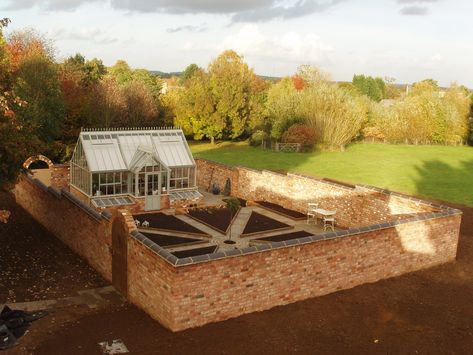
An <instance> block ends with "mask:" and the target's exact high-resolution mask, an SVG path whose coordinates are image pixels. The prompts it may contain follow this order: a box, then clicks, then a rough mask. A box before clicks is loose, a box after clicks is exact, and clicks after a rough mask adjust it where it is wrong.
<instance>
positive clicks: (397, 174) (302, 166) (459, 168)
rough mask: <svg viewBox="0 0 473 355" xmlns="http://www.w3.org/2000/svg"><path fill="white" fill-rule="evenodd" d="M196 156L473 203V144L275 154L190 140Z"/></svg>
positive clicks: (361, 146) (357, 146)
mask: <svg viewBox="0 0 473 355" xmlns="http://www.w3.org/2000/svg"><path fill="white" fill-rule="evenodd" d="M191 149H192V152H193V153H194V155H195V156H196V157H202V158H207V159H211V160H215V161H219V162H222V163H226V164H230V165H242V166H247V167H251V168H256V169H269V170H277V171H294V172H300V173H304V174H308V175H313V176H317V177H328V178H332V179H337V180H341V181H346V182H351V183H364V184H369V185H374V186H378V187H382V188H387V189H389V190H393V191H399V192H404V193H408V194H412V195H417V196H423V197H427V198H433V199H439V200H444V201H450V202H458V203H462V204H466V205H469V206H473V148H472V147H445V146H410V145H389V144H353V145H351V146H349V147H348V148H347V150H346V151H345V152H321V151H316V152H313V153H276V152H272V151H266V150H262V149H260V148H253V147H250V146H248V144H247V143H244V142H240V143H229V142H225V143H220V144H216V145H214V146H212V145H210V144H209V143H193V144H191Z"/></svg>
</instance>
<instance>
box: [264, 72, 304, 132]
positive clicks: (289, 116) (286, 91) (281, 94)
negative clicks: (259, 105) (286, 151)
mask: <svg viewBox="0 0 473 355" xmlns="http://www.w3.org/2000/svg"><path fill="white" fill-rule="evenodd" d="M300 98H301V92H300V91H298V90H297V89H296V88H295V87H294V83H293V81H292V79H291V78H283V79H282V80H280V81H279V82H278V83H276V84H274V85H272V86H271V87H270V88H269V90H268V94H267V100H266V107H267V114H268V124H267V127H266V129H267V131H269V132H270V135H271V137H272V138H274V139H280V138H281V136H282V135H283V133H284V132H285V131H286V130H287V129H288V128H289V127H290V126H292V125H293V124H295V123H302V121H303V120H302V118H301V117H299V116H298V114H297V108H298V107H299V102H300Z"/></svg>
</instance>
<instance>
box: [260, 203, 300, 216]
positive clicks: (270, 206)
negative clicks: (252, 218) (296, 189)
mask: <svg viewBox="0 0 473 355" xmlns="http://www.w3.org/2000/svg"><path fill="white" fill-rule="evenodd" d="M256 203H257V204H258V205H260V206H261V207H263V208H266V209H268V210H271V211H272V212H276V213H279V214H280V215H283V216H285V217H289V218H291V219H296V220H299V219H306V218H307V215H305V214H304V213H301V212H297V211H294V210H290V209H288V208H285V207H283V206H281V205H277V204H275V203H271V202H266V201H256Z"/></svg>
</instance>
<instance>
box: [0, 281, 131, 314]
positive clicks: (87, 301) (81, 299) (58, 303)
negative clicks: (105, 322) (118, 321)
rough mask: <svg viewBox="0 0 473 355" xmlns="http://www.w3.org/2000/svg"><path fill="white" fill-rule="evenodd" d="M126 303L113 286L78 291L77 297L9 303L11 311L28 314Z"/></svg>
mask: <svg viewBox="0 0 473 355" xmlns="http://www.w3.org/2000/svg"><path fill="white" fill-rule="evenodd" d="M117 301H118V302H125V299H124V298H123V297H122V296H121V295H120V294H119V293H118V292H117V291H116V290H115V288H114V287H113V286H105V287H100V288H94V289H90V290H83V291H78V292H77V295H76V296H70V297H64V298H58V299H52V300H41V301H31V302H16V303H7V304H6V305H7V306H8V307H10V308H11V309H19V310H22V311H27V312H35V311H39V310H48V309H54V308H60V307H69V306H74V305H86V306H88V307H89V308H93V309H97V308H103V307H104V306H106V305H108V304H109V303H110V302H117Z"/></svg>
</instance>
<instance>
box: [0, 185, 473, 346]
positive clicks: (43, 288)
mask: <svg viewBox="0 0 473 355" xmlns="http://www.w3.org/2000/svg"><path fill="white" fill-rule="evenodd" d="M457 207H460V208H461V209H462V210H463V212H464V215H463V222H462V232H461V239H460V246H459V250H458V256H457V261H456V262H454V263H450V264H447V265H443V266H439V267H436V268H432V269H429V270H424V271H420V272H415V273H412V274H409V275H404V276H401V277H397V278H393V279H389V280H384V281H380V282H377V283H374V284H368V285H363V286H359V287H355V288H353V289H351V290H346V291H340V292H337V293H334V294H331V295H327V296H323V297H318V298H314V299H310V300H306V301H302V302H297V303H294V304H291V305H287V306H283V307H276V308H274V309H271V310H269V311H265V312H259V313H253V314H249V315H245V316H241V317H238V318H235V319H231V320H228V321H225V322H221V323H215V324H209V325H206V326H204V327H201V328H196V329H191V330H187V331H184V332H180V333H171V332H170V331H168V330H166V329H165V328H163V327H162V326H160V325H159V323H157V322H156V321H154V320H152V319H151V318H150V317H149V316H147V315H146V314H145V313H144V312H142V311H141V310H139V309H137V308H136V307H134V306H132V305H129V304H125V305H123V304H122V303H121V302H117V301H114V300H111V301H110V303H109V304H108V305H107V306H104V307H100V308H98V309H90V308H88V307H86V306H75V307H68V308H60V309H56V310H53V311H52V313H51V314H50V315H49V316H48V317H46V318H43V319H41V320H39V321H37V322H35V323H33V325H32V327H31V328H30V332H29V333H27V334H26V335H25V336H24V337H23V338H21V339H20V345H19V346H17V347H16V348H15V349H13V350H10V351H7V352H5V354H10V353H11V354H26V353H34V354H57V353H62V354H100V350H99V346H98V345H97V343H98V342H101V341H106V340H109V341H111V340H113V339H121V340H122V341H123V342H124V343H125V344H126V346H127V347H128V349H129V350H130V352H131V353H132V354H157V353H160V354H161V353H162V354H270V353H273V354H285V353H294V352H296V353H302V354H309V353H310V354H314V353H317V354H341V353H345V354H346V353H359V354H472V353H473V345H472V344H473V209H472V208H466V207H461V206H457ZM3 208H7V209H9V210H11V212H12V216H11V217H10V222H9V224H8V225H7V226H8V227H5V226H4V225H0V242H1V245H2V248H0V260H1V267H2V269H1V270H0V272H1V273H2V274H1V275H2V277H1V279H0V282H1V283H2V285H1V287H0V303H1V302H4V301H5V297H7V298H8V300H9V301H11V298H12V296H11V293H8V292H5V290H4V287H5V286H7V287H8V288H10V289H12V290H13V292H14V297H15V299H16V300H17V301H24V300H26V299H43V298H51V297H60V296H62V295H63V294H67V295H70V294H71V293H74V292H76V291H80V290H82V289H84V288H92V287H100V286H102V285H103V284H104V282H103V280H102V279H101V278H100V276H98V275H97V274H96V273H94V271H93V270H91V269H90V267H88V266H87V265H86V264H85V263H83V262H81V261H80V259H79V258H78V257H76V256H75V255H74V254H72V253H71V252H70V251H69V250H68V249H67V248H66V247H65V246H63V245H62V244H61V243H60V242H58V241H57V240H55V239H54V237H53V236H51V235H50V234H49V233H48V232H47V231H46V230H44V229H43V228H42V227H40V226H39V225H38V224H37V223H36V222H35V221H34V220H32V219H31V218H30V217H29V216H28V215H27V214H26V213H25V212H24V211H23V210H22V209H21V208H19V207H18V206H16V205H15V204H14V202H13V201H12V200H11V198H10V197H8V195H5V194H3V195H0V209H3ZM18 216H21V218H20V220H21V222H18V219H17V218H18ZM15 221H16V222H15ZM10 223H15V226H14V227H12V226H11V225H10ZM6 247H7V250H8V252H6V251H5V248H6ZM43 250H44V253H46V255H48V256H49V257H47V258H46V257H44V258H41V257H39V256H37V255H38V254H39V255H41V254H42V251H43ZM9 253H13V254H14V255H15V258H13V257H9V256H8V254H9ZM32 255H33V256H35V255H36V257H32ZM61 255H67V258H64V260H62V259H61V258H62V256H61ZM4 257H7V259H4ZM8 258H9V259H8ZM4 260H8V261H7V262H4ZM24 260H26V261H27V262H34V263H35V264H34V267H32V266H29V265H27V266H26V267H23V266H21V267H19V266H18V265H17V264H18V263H20V262H22V261H24ZM61 260H62V261H61ZM23 270H25V271H23ZM37 270H43V271H42V272H43V274H44V275H46V277H43V279H44V280H45V281H44V282H42V280H39V281H36V280H35V279H36V278H38V271H37ZM5 272H8V273H12V274H8V275H10V276H8V275H7V274H5ZM18 273H19V275H18ZM72 274H74V275H79V277H78V278H75V277H72ZM5 275H7V277H8V280H6V281H5V277H6V276H5ZM55 275H56V276H55ZM32 282H33V284H34V285H35V288H34V292H33V291H29V289H30V288H31V286H30V285H31V283H32ZM48 288H49V289H48Z"/></svg>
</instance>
